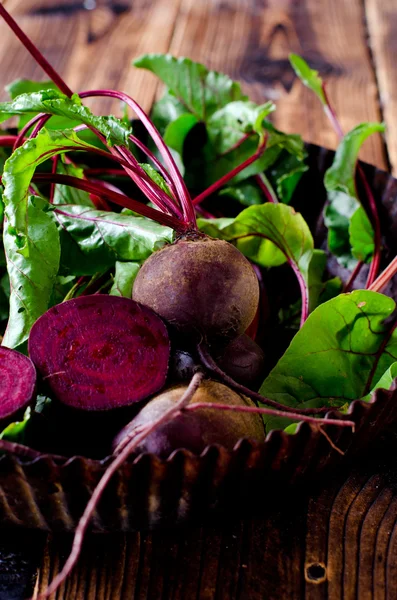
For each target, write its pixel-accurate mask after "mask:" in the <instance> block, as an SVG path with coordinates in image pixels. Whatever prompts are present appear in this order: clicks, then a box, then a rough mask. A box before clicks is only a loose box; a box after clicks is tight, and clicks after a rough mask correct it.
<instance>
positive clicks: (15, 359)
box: [0, 346, 36, 427]
mask: <svg viewBox="0 0 397 600" xmlns="http://www.w3.org/2000/svg"><path fill="white" fill-rule="evenodd" d="M35 394H36V369H35V367H34V364H33V363H32V361H31V360H30V358H28V357H27V356H24V355H23V354H20V352H16V350H10V349H9V348H6V347H5V346H0V424H1V427H3V426H5V425H6V424H7V422H9V421H10V420H12V418H14V417H16V415H18V413H20V412H22V411H23V410H24V409H25V408H27V406H28V405H29V404H30V403H31V402H32V401H33V400H34V398H35Z"/></svg>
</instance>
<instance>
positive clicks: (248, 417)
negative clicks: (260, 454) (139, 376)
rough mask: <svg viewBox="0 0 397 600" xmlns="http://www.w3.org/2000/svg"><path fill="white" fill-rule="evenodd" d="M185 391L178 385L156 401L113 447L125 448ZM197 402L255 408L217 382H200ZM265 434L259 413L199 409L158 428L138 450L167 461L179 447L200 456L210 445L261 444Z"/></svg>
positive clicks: (252, 404) (121, 435)
mask: <svg viewBox="0 0 397 600" xmlns="http://www.w3.org/2000/svg"><path fill="white" fill-rule="evenodd" d="M186 390H187V386H184V385H182V386H177V387H174V388H171V389H169V390H167V391H165V392H163V393H162V394H160V395H159V396H156V397H155V398H153V399H152V400H151V401H150V402H149V403H148V404H147V405H146V406H145V407H144V408H143V409H142V410H141V411H140V412H139V413H138V415H137V416H136V417H135V418H134V419H133V420H132V421H131V423H129V424H128V425H127V427H125V428H124V429H123V430H122V431H121V432H120V433H119V434H118V435H117V437H116V438H115V440H114V448H115V449H116V448H117V447H122V446H123V445H124V443H125V440H126V439H127V438H128V439H129V438H130V437H133V435H134V434H135V432H136V433H138V432H139V431H142V428H143V427H145V426H148V425H150V423H152V422H155V421H156V420H157V419H158V418H159V417H160V416H161V415H162V414H163V413H166V412H167V411H168V410H169V409H170V408H171V407H172V406H173V405H175V404H176V403H177V402H178V401H179V400H180V399H181V397H182V395H183V394H184V393H185V392H186ZM197 402H200V403H201V402H204V403H210V402H212V403H216V404H220V405H221V404H222V405H224V404H226V405H232V406H255V405H254V403H253V402H252V401H251V400H249V399H248V398H246V397H245V396H241V395H240V394H237V393H236V392H234V391H233V390H231V389H230V388H228V387H227V386H226V385H223V384H222V383H217V382H215V381H204V382H202V383H201V385H200V387H199V388H198V390H197V391H196V392H195V394H194V395H193V397H192V399H191V403H192V404H193V403H197ZM264 435H265V433H264V426H263V421H262V418H261V416H260V415H258V414H252V413H237V412H227V411H222V410H213V409H208V410H202V409H199V410H197V411H195V412H191V413H187V412H186V413H184V414H180V415H178V416H176V417H175V418H174V419H173V420H172V421H169V422H167V423H165V424H163V425H161V426H159V427H158V428H157V429H156V430H155V431H153V432H152V433H151V434H150V435H148V436H147V437H146V438H145V439H144V440H143V441H142V443H141V444H140V445H139V447H138V448H137V451H138V452H152V453H154V454H157V455H158V456H161V457H164V458H166V457H168V456H169V455H170V454H171V453H172V452H173V451H174V450H176V449H178V448H186V449H187V450H190V451H191V452H194V453H195V454H200V453H201V452H202V451H203V450H204V449H205V448H206V447H207V446H208V445H210V444H220V445H222V446H224V447H225V448H228V449H230V450H231V449H233V448H234V446H235V445H236V443H237V442H238V441H239V440H240V439H241V438H251V439H254V440H257V441H262V440H263V439H264Z"/></svg>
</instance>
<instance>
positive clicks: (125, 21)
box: [0, 0, 179, 114]
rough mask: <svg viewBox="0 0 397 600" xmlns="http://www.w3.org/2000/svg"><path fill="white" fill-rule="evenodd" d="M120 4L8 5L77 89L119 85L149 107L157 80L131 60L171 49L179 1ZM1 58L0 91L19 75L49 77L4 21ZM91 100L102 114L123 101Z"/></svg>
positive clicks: (65, 0)
mask: <svg viewBox="0 0 397 600" xmlns="http://www.w3.org/2000/svg"><path fill="white" fill-rule="evenodd" d="M116 4H117V6H118V7H119V10H115V9H113V10H112V9H111V6H112V5H113V3H112V2H97V8H95V9H93V10H86V9H85V8H84V3H83V1H82V2H81V3H80V2H79V1H78V0H59V2H58V1H57V0H8V2H7V9H8V10H9V12H10V13H11V14H12V15H13V16H14V17H15V19H16V20H17V21H18V24H19V25H20V26H21V27H22V28H23V29H24V31H25V32H26V34H27V35H28V36H29V37H30V38H31V39H32V40H33V42H34V43H35V44H36V45H37V46H38V47H39V48H40V50H41V51H42V52H43V54H44V55H45V56H46V58H47V59H48V60H49V61H50V62H51V64H52V65H53V66H54V67H55V68H56V69H57V70H58V71H59V73H60V74H61V75H62V77H64V79H65V81H67V83H68V85H69V86H70V87H71V88H72V89H73V90H75V91H83V90H88V89H98V88H113V89H120V90H123V91H125V92H127V93H128V94H130V95H132V96H134V98H135V99H136V100H137V101H138V102H139V103H141V104H142V105H143V107H144V108H146V109H149V108H150V106H151V104H152V102H153V97H154V94H155V90H156V87H157V80H156V78H155V77H154V76H153V75H152V74H150V73H145V72H144V71H142V70H139V69H134V68H133V67H132V65H131V63H132V60H133V59H134V58H136V57H137V56H139V55H140V54H144V53H146V52H166V51H167V49H168V46H169V43H170V39H171V36H172V33H173V28H174V23H175V19H176V15H177V13H178V7H179V0H173V1H172V2H169V1H168V0H134V1H133V2H132V0H123V1H121V0H120V1H119V2H118V3H114V5H116ZM86 5H87V4H86ZM0 56H1V59H2V68H1V71H0V89H3V88H4V86H5V85H6V84H7V83H9V82H10V81H12V80H14V79H17V78H20V77H26V78H33V79H45V75H44V74H43V72H42V70H41V69H40V67H38V66H37V65H36V64H35V61H34V60H33V58H31V57H30V55H29V54H28V53H27V51H26V50H25V49H24V48H23V47H22V46H21V44H20V42H19V41H18V40H16V39H15V37H14V35H13V33H12V32H11V31H10V30H9V29H8V27H7V26H6V25H5V24H4V23H2V22H0ZM4 97H5V95H4V94H3V98H4ZM90 102H91V106H92V107H93V109H95V110H97V111H99V112H101V111H102V112H106V111H108V112H109V111H112V110H113V111H116V113H117V114H119V113H120V107H119V103H118V102H114V101H113V102H112V101H107V100H104V99H102V100H100V101H90Z"/></svg>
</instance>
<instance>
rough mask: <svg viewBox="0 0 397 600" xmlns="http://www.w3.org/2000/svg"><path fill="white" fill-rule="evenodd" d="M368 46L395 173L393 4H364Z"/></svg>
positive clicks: (372, 0) (396, 13)
mask: <svg viewBox="0 0 397 600" xmlns="http://www.w3.org/2000/svg"><path fill="white" fill-rule="evenodd" d="M365 7H366V23H367V27H368V34H369V44H370V47H371V49H372V54H373V61H374V64H375V67H376V76H377V81H378V86H379V95H380V102H381V110H382V113H383V118H384V121H385V123H386V126H387V131H386V140H387V148H388V152H389V158H390V164H391V167H392V172H393V174H394V175H396V173H397V122H396V114H397V72H396V68H395V59H396V53H397V38H396V30H397V10H396V3H395V1H394V0H365Z"/></svg>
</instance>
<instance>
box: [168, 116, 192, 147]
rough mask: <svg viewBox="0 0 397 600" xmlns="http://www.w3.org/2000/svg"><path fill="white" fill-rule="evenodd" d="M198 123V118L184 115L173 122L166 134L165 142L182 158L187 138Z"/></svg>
mask: <svg viewBox="0 0 397 600" xmlns="http://www.w3.org/2000/svg"><path fill="white" fill-rule="evenodd" d="M197 123H198V121H197V117H195V115H192V114H190V113H184V114H183V115H180V116H179V117H178V118H177V119H175V120H174V121H171V122H170V123H169V125H167V127H166V129H165V132H164V141H165V143H166V144H167V146H169V147H170V148H172V149H173V150H175V151H176V152H178V154H180V156H182V154H183V146H184V143H185V139H186V136H187V134H188V133H189V131H191V129H192V128H193V127H194V126H195V125H196V124H197Z"/></svg>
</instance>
